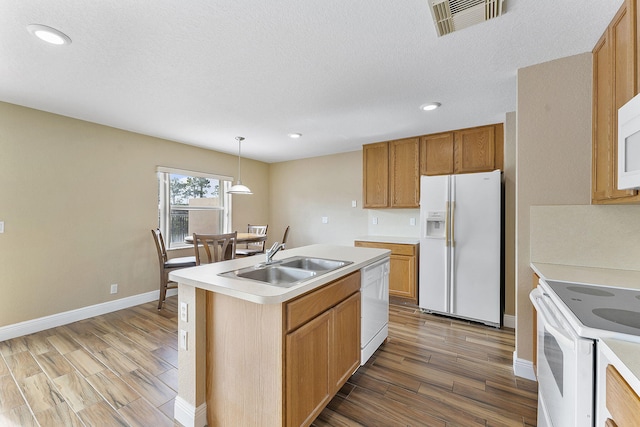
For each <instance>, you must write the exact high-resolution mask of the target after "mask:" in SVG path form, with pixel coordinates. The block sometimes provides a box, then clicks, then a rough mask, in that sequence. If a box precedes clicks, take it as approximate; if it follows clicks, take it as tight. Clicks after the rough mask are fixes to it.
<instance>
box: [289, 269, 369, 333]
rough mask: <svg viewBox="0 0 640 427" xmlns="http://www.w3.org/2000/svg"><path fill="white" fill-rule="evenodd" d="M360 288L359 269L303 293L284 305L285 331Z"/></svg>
mask: <svg viewBox="0 0 640 427" xmlns="http://www.w3.org/2000/svg"><path fill="white" fill-rule="evenodd" d="M359 290H360V271H356V272H354V273H351V274H350V275H348V276H346V277H343V278H342V279H338V280H336V281H335V282H332V283H330V284H328V285H326V286H324V287H322V288H320V289H318V290H315V291H313V292H311V293H309V294H306V295H303V296H301V297H299V298H297V299H295V300H293V301H291V302H288V303H287V304H286V306H285V312H286V318H287V320H286V331H287V332H291V331H293V330H294V329H296V328H297V327H299V326H300V325H302V324H304V323H305V322H308V321H309V320H311V319H313V318H314V317H316V316H317V315H319V314H320V313H322V312H323V311H325V310H327V309H329V308H331V307H333V306H335V305H336V304H338V303H339V302H340V301H342V300H344V299H346V298H347V297H349V296H350V295H351V294H353V293H354V292H357V291H359Z"/></svg>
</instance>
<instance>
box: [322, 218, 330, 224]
mask: <svg viewBox="0 0 640 427" xmlns="http://www.w3.org/2000/svg"><path fill="white" fill-rule="evenodd" d="M322 223H323V224H328V223H329V217H328V216H323V217H322Z"/></svg>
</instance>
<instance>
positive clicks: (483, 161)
mask: <svg viewBox="0 0 640 427" xmlns="http://www.w3.org/2000/svg"><path fill="white" fill-rule="evenodd" d="M500 126H502V125H500ZM453 136H454V154H453V156H454V161H455V168H454V173H467V172H484V171H492V170H494V169H495V167H496V157H495V151H496V150H495V149H496V145H497V144H496V137H495V126H482V127H479V128H472V129H464V130H459V131H455V132H454V133H453ZM500 142H502V141H500Z"/></svg>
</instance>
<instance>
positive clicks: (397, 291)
mask: <svg viewBox="0 0 640 427" xmlns="http://www.w3.org/2000/svg"><path fill="white" fill-rule="evenodd" d="M415 271H416V258H415V257H413V256H405V255H394V254H391V266H390V269H389V295H393V296H396V297H402V298H411V299H416V273H415Z"/></svg>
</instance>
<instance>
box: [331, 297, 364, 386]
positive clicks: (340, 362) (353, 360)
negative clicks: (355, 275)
mask: <svg viewBox="0 0 640 427" xmlns="http://www.w3.org/2000/svg"><path fill="white" fill-rule="evenodd" d="M332 312H333V314H332V315H333V336H332V344H331V357H332V359H331V360H332V363H331V381H332V386H333V390H334V391H335V392H337V391H338V390H339V389H340V387H342V386H343V385H344V383H346V382H347V380H348V379H349V377H350V376H351V374H353V373H354V372H355V370H356V369H358V366H360V292H356V293H355V294H353V295H351V296H350V297H349V298H347V299H346V300H344V301H343V302H341V303H340V304H338V305H337V306H336V307H335V308H334V309H333V310H332Z"/></svg>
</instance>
